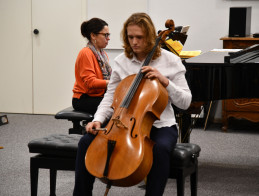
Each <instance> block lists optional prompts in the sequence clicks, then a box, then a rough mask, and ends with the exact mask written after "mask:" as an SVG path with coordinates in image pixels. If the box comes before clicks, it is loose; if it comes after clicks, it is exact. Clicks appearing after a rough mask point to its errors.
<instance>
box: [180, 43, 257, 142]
mask: <svg viewBox="0 0 259 196" xmlns="http://www.w3.org/2000/svg"><path fill="white" fill-rule="evenodd" d="M183 63H184V65H185V67H186V79H187V81H188V84H189V87H190V89H191V92H192V96H193V97H192V102H193V103H192V106H194V107H195V103H202V102H208V101H213V100H223V99H237V98H259V45H253V46H251V47H248V48H246V49H243V50H241V51H238V52H234V53H233V52H232V53H229V52H213V51H210V52H206V53H204V54H201V55H199V56H197V57H193V58H190V59H187V60H184V61H183ZM198 106H199V104H198ZM192 109H193V108H192ZM192 109H191V111H188V110H187V111H185V112H184V115H183V116H184V118H185V119H184V121H183V122H184V123H183V125H184V127H183V128H182V138H181V140H182V142H188V141H189V138H188V137H186V135H188V133H189V132H188V130H189V128H190V126H191V120H190V119H191V117H190V115H191V113H192ZM258 118H259V117H258ZM258 120H259V119H258ZM183 137H184V138H183Z"/></svg>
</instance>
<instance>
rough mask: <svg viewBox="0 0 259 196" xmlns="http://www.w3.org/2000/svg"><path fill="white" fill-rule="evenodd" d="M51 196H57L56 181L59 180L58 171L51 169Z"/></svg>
mask: <svg viewBox="0 0 259 196" xmlns="http://www.w3.org/2000/svg"><path fill="white" fill-rule="evenodd" d="M49 174H50V196H56V179H57V170H56V169H50V170H49Z"/></svg>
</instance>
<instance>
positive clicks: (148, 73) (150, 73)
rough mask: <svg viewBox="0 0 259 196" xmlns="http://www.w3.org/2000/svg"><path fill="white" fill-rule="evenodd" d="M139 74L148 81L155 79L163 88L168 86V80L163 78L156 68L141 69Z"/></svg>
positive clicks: (146, 67) (145, 67)
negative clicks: (143, 75)
mask: <svg viewBox="0 0 259 196" xmlns="http://www.w3.org/2000/svg"><path fill="white" fill-rule="evenodd" d="M141 72H142V73H144V74H145V78H148V79H155V78H157V79H158V80H159V82H160V83H161V84H162V85H163V86H164V87H167V86H168V84H169V80H168V79H167V78H166V77H165V76H163V75H162V74H161V73H160V72H159V71H158V70H157V69H156V68H154V67H151V66H144V67H142V68H141Z"/></svg>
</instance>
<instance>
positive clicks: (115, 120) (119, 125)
mask: <svg viewBox="0 0 259 196" xmlns="http://www.w3.org/2000/svg"><path fill="white" fill-rule="evenodd" d="M112 121H113V122H114V123H115V125H116V126H117V127H119V128H124V129H128V127H127V126H125V125H124V124H123V123H122V122H121V120H120V119H118V118H113V119H112Z"/></svg>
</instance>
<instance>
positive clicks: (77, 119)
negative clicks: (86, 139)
mask: <svg viewBox="0 0 259 196" xmlns="http://www.w3.org/2000/svg"><path fill="white" fill-rule="evenodd" d="M55 118H56V119H66V120H69V121H72V123H73V128H70V129H69V134H84V133H85V130H84V127H83V125H84V124H87V123H88V122H90V121H91V120H92V119H93V115H92V114H89V113H87V112H82V111H77V110H74V108H73V107H72V106H71V107H68V108H66V109H64V110H61V111H60V112H58V113H57V114H56V115H55ZM80 123H81V124H80Z"/></svg>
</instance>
